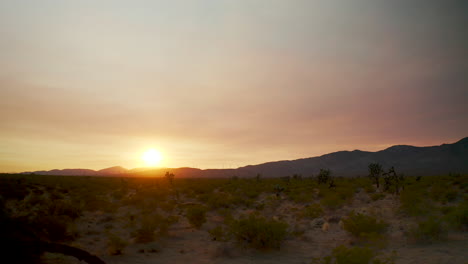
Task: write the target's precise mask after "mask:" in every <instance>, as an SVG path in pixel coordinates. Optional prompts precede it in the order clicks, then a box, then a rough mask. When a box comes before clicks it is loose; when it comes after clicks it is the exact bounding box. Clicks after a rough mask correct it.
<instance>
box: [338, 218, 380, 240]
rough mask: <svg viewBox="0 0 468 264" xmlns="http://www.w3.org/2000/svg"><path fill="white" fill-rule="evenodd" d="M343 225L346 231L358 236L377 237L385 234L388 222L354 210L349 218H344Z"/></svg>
mask: <svg viewBox="0 0 468 264" xmlns="http://www.w3.org/2000/svg"><path fill="white" fill-rule="evenodd" d="M343 227H344V229H345V230H346V231H348V232H349V233H351V234H352V235H353V236H355V237H358V238H375V237H380V236H381V235H383V234H384V233H385V232H386V230H387V227H388V224H387V223H386V222H384V221H382V220H378V219H376V218H375V217H372V216H368V215H364V214H360V213H357V214H356V213H355V212H354V211H352V212H351V213H350V214H349V215H348V217H347V218H345V219H343Z"/></svg>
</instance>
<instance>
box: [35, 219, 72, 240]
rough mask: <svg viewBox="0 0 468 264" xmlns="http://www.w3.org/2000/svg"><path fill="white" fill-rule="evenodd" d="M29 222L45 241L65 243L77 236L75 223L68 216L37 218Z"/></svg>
mask: <svg viewBox="0 0 468 264" xmlns="http://www.w3.org/2000/svg"><path fill="white" fill-rule="evenodd" d="M29 222H30V226H31V227H32V228H34V229H35V230H37V232H38V235H39V237H41V239H43V240H47V241H54V242H63V241H67V240H70V239H73V238H74V237H75V236H76V232H75V230H74V225H73V221H72V219H70V218H69V217H67V216H57V215H56V216H50V215H43V216H35V217H32V218H30V220H29Z"/></svg>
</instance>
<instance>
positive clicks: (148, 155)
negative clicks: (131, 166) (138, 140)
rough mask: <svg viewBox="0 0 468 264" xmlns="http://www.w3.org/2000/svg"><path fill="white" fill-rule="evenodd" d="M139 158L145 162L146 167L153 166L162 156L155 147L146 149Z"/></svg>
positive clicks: (157, 163)
mask: <svg viewBox="0 0 468 264" xmlns="http://www.w3.org/2000/svg"><path fill="white" fill-rule="evenodd" d="M141 159H142V160H143V161H144V162H145V165H146V166H148V167H154V166H157V165H159V164H160V163H161V161H162V159H163V157H162V154H161V152H160V151H157V150H155V149H148V150H147V151H145V152H144V153H143V155H142V156H141Z"/></svg>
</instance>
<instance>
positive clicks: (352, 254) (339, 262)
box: [312, 245, 396, 264]
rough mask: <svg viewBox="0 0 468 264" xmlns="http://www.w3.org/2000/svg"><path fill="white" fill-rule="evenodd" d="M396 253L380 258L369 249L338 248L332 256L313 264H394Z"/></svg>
mask: <svg viewBox="0 0 468 264" xmlns="http://www.w3.org/2000/svg"><path fill="white" fill-rule="evenodd" d="M395 258H396V253H393V254H392V255H391V256H388V257H379V256H377V253H376V252H375V251H374V250H373V249H371V248H369V247H346V246H343V245H341V246H338V247H336V248H334V249H333V251H332V253H331V255H328V256H325V257H323V258H321V259H314V260H313V261H312V263H313V264H393V263H395Z"/></svg>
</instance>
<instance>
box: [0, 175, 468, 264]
mask: <svg viewBox="0 0 468 264" xmlns="http://www.w3.org/2000/svg"><path fill="white" fill-rule="evenodd" d="M324 175H328V176H330V174H329V173H328V172H325V173H324ZM394 175H395V174H392V176H393V177H394ZM396 175H398V174H396ZM267 176H268V175H265V176H263V175H262V176H261V177H260V178H259V177H252V178H240V177H237V178H235V179H234V178H229V179H183V178H174V179H173V182H172V183H171V181H170V180H168V178H166V177H162V178H135V179H133V178H128V179H125V180H122V179H120V178H115V179H114V178H95V177H57V176H34V177H32V176H29V175H21V176H18V175H15V176H6V177H4V178H0V195H1V196H2V197H3V200H2V199H0V204H1V205H2V206H3V208H4V209H3V210H2V211H1V215H3V216H1V215H0V216H1V217H2V218H6V217H11V219H14V221H15V222H17V223H24V224H25V225H26V226H28V229H32V230H33V232H34V234H35V236H37V237H39V238H40V239H41V240H42V241H49V242H60V243H76V244H80V243H83V241H87V242H85V243H89V241H92V243H94V244H95V245H96V246H98V247H101V248H102V249H106V250H107V253H108V254H111V255H115V256H116V257H117V258H118V255H119V254H125V251H128V252H130V251H133V249H134V248H135V245H132V244H138V243H141V245H138V246H137V247H138V248H140V249H143V251H141V252H142V253H144V254H145V256H146V255H148V253H151V252H152V251H150V248H153V247H155V246H156V245H158V246H157V247H158V250H157V251H158V252H159V251H164V250H165V247H164V246H160V245H166V244H165V243H168V241H171V237H172V236H173V235H175V234H176V236H179V235H180V234H181V232H184V231H181V230H184V228H185V227H183V226H184V225H178V224H177V222H178V220H179V217H186V218H187V221H188V222H189V223H190V225H191V226H192V227H194V228H196V229H198V230H193V229H192V230H191V231H190V232H192V234H194V235H196V236H198V235H200V237H202V236H201V234H205V236H203V237H204V238H202V239H205V240H204V242H203V243H205V242H206V243H208V241H210V240H213V241H216V242H212V243H216V244H217V245H219V247H220V248H227V252H230V253H229V254H228V255H229V256H230V257H232V254H233V251H231V249H232V248H231V247H233V246H235V245H236V244H237V245H241V247H240V248H238V249H236V250H245V248H252V249H257V250H269V249H280V248H281V245H282V244H283V243H289V242H290V240H291V241H292V243H300V242H299V241H310V239H311V237H312V236H317V237H313V238H312V239H313V240H317V241H318V240H319V239H321V236H327V232H330V231H332V232H333V234H342V235H343V236H349V235H348V234H350V235H351V236H352V237H351V243H353V245H355V247H346V248H340V249H337V250H336V251H334V252H335V253H332V254H331V255H329V256H328V257H329V258H322V259H321V260H320V261H322V263H361V262H343V261H344V259H345V258H346V257H344V256H356V261H364V262H362V263H365V260H369V262H368V263H391V262H383V261H385V259H384V258H381V256H380V254H379V253H378V252H377V251H374V249H372V250H371V251H369V250H367V249H366V248H364V247H357V246H356V245H360V246H362V245H372V246H378V247H381V248H383V247H384V246H385V245H386V243H387V242H388V238H390V236H388V237H387V236H386V234H387V230H388V229H389V227H391V230H399V234H398V236H401V237H403V238H407V239H408V242H412V243H414V245H415V246H418V245H420V244H421V243H428V242H433V241H438V242H439V243H440V241H444V239H449V238H450V237H451V236H447V234H451V233H450V232H452V233H454V232H457V234H459V236H465V233H464V232H466V231H468V220H467V215H468V213H467V212H468V203H467V202H466V201H467V200H468V199H467V198H468V196H467V194H466V191H467V189H466V188H465V185H466V182H467V181H468V180H467V178H468V177H466V176H464V175H457V174H453V175H449V176H439V177H421V178H419V180H418V178H416V177H408V178H406V179H405V180H404V183H405V184H404V189H403V188H402V185H400V186H399V191H398V192H399V195H397V191H396V186H395V185H394V183H395V182H394V181H393V180H391V181H390V186H389V188H388V189H387V191H384V189H385V183H384V182H381V183H380V189H376V188H375V187H376V184H375V181H372V182H371V181H370V180H369V178H368V177H360V178H340V177H334V178H333V185H334V186H333V187H332V188H330V182H331V181H330V178H328V180H327V183H326V184H324V183H321V184H319V183H318V182H317V180H316V179H317V178H303V177H301V176H300V175H299V174H297V175H292V176H289V177H284V178H268V177H267ZM322 176H323V175H322ZM328 176H327V177H328ZM17 177H19V179H21V180H20V181H18V180H17ZM381 177H382V178H385V176H383V174H382V176H381ZM382 178H381V180H382ZM400 183H401V181H400ZM5 186H8V187H5ZM77 186H79V187H77ZM174 186H176V188H174ZM13 189H14V190H13ZM176 190H177V191H176ZM353 209H354V210H355V211H352V212H351V213H349V214H348V212H350V211H351V210H353ZM389 209H390V210H394V211H390V210H389ZM395 209H399V210H395ZM343 212H345V213H343ZM357 212H364V213H357ZM392 214H395V215H392ZM387 217H389V218H392V217H397V218H398V221H394V220H395V219H393V220H392V221H388V223H392V225H391V226H390V225H389V224H388V223H387V220H386V218H387ZM382 219H385V221H383V220H382ZM396 222H397V223H398V224H396ZM182 223H185V219H183V221H181V224H182ZM202 227H206V228H202ZM335 232H336V233H335ZM340 232H341V233H340ZM393 235H394V234H393V233H392V236H393ZM92 236H94V238H92ZM90 237H91V239H90ZM182 237H183V235H182ZM206 238H208V239H206ZM232 242H235V244H232ZM374 242H375V243H374ZM92 243H90V245H91V244H92ZM442 243H443V242H442ZM168 244H169V246H170V243H168ZM90 247H92V246H90ZM181 250H182V249H181ZM183 250H184V254H186V253H187V254H188V252H190V251H189V249H185V248H184V249H183ZM104 252H106V251H104ZM240 252H242V251H240ZM369 252H372V254H371V255H369ZM236 254H237V253H236ZM141 256H143V254H142V255H141ZM222 256H225V255H222ZM226 256H227V255H226ZM368 256H371V257H370V258H368ZM347 258H348V259H349V257H347ZM327 259H328V261H330V262H323V261H326V260H327ZM379 261H380V262H379Z"/></svg>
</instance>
